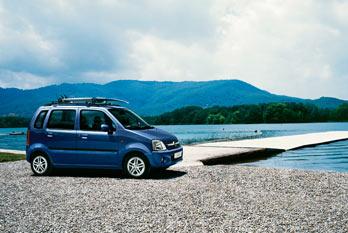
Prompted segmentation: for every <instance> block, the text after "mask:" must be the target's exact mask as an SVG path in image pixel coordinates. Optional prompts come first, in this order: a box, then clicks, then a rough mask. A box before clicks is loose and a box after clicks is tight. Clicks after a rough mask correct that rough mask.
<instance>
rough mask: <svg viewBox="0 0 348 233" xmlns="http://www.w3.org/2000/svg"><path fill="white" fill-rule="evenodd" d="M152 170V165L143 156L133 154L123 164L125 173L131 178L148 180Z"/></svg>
mask: <svg viewBox="0 0 348 233" xmlns="http://www.w3.org/2000/svg"><path fill="white" fill-rule="evenodd" d="M150 170H151V168H150V163H149V162H148V160H147V159H146V157H145V156H143V155H141V154H131V155H129V156H127V157H126V159H125V160H124V163H123V172H124V173H125V174H126V176H128V177H131V178H135V179H142V178H146V177H148V176H149V174H150Z"/></svg>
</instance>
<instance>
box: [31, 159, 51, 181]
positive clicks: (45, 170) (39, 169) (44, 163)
mask: <svg viewBox="0 0 348 233" xmlns="http://www.w3.org/2000/svg"><path fill="white" fill-rule="evenodd" d="M31 170H32V171H33V172H34V174H35V175H38V176H45V175H49V174H50V173H51V171H52V166H51V163H50V160H49V159H48V158H47V156H46V155H44V154H36V155H34V156H33V159H32V160H31Z"/></svg>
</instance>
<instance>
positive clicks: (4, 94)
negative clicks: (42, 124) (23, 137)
mask: <svg viewBox="0 0 348 233" xmlns="http://www.w3.org/2000/svg"><path fill="white" fill-rule="evenodd" d="M62 95H66V96H69V97H86V96H92V97H96V96H102V97H110V98H120V99H125V100H128V101H129V102H130V104H129V106H128V107H129V108H131V109H133V110H135V111H136V112H138V113H139V114H141V115H159V114H161V113H164V112H168V111H172V110H174V109H177V108H181V107H184V106H191V105H194V106H200V107H204V108H206V107H212V106H214V105H219V106H235V105H242V104H259V103H271V102H303V103H313V104H315V105H316V106H318V107H325V108H336V107H337V106H338V105H340V104H342V103H343V102H345V101H343V100H339V99H334V98H326V97H323V98H320V99H317V100H308V99H300V98H295V97H289V96H282V95H275V94H272V93H269V92H267V91H264V90H261V89H259V88H257V87H255V86H252V85H250V84H248V83H246V82H243V81H240V80H216V81H206V82H155V81H136V80H119V81H114V82H110V83H107V84H103V85H100V84H93V83H77V84H61V85H51V86H46V87H42V88H38V89H31V90H21V89H16V88H0V97H1V98H0V106H1V108H0V116H2V115H9V114H12V115H13V114H14V115H19V116H26V117H30V116H31V115H32V113H33V112H34V111H35V109H36V108H37V107H39V106H40V105H42V104H45V103H48V102H51V101H52V100H56V99H57V98H58V97H59V96H62Z"/></svg>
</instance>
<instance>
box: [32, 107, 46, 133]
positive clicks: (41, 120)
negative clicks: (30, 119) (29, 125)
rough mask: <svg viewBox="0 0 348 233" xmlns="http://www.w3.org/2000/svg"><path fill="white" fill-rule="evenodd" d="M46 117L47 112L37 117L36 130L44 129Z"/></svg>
mask: <svg viewBox="0 0 348 233" xmlns="http://www.w3.org/2000/svg"><path fill="white" fill-rule="evenodd" d="M46 115H47V110H43V111H41V112H40V113H39V114H38V115H37V117H36V119H35V123H34V128H35V129H42V128H43V124H44V121H45V118H46Z"/></svg>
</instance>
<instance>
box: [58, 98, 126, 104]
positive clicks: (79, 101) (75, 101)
mask: <svg viewBox="0 0 348 233" xmlns="http://www.w3.org/2000/svg"><path fill="white" fill-rule="evenodd" d="M113 102H121V103H126V104H129V102H128V101H126V100H121V99H115V98H104V97H78V98H60V99H58V104H87V105H111V104H112V103H113Z"/></svg>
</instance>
